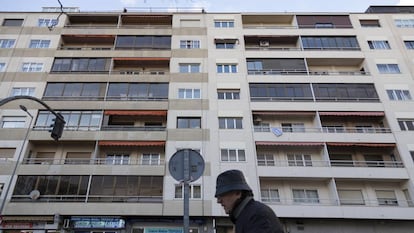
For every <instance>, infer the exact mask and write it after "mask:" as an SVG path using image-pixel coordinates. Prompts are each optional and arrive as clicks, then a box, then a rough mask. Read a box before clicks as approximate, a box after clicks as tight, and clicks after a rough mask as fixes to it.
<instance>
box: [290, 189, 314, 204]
mask: <svg viewBox="0 0 414 233" xmlns="http://www.w3.org/2000/svg"><path fill="white" fill-rule="evenodd" d="M292 193H293V202H295V203H319V196H318V190H313V189H310V190H309V189H293V190H292Z"/></svg>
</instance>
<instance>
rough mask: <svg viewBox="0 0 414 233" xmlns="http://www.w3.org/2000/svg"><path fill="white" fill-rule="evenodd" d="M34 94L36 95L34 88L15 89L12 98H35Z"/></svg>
mask: <svg viewBox="0 0 414 233" xmlns="http://www.w3.org/2000/svg"><path fill="white" fill-rule="evenodd" d="M34 93H35V88H34V87H13V89H12V93H11V95H10V96H20V95H28V96H34Z"/></svg>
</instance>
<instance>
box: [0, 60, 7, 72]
mask: <svg viewBox="0 0 414 233" xmlns="http://www.w3.org/2000/svg"><path fill="white" fill-rule="evenodd" d="M5 70H6V63H4V62H0V72H4V71H5Z"/></svg>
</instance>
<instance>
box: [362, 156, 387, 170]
mask: <svg viewBox="0 0 414 233" xmlns="http://www.w3.org/2000/svg"><path fill="white" fill-rule="evenodd" d="M364 159H365V163H366V164H367V166H368V167H385V164H384V159H383V158H382V155H364Z"/></svg>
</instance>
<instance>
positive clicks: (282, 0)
mask: <svg viewBox="0 0 414 233" xmlns="http://www.w3.org/2000/svg"><path fill="white" fill-rule="evenodd" d="M60 1H61V2H62V4H63V6H65V7H74V6H76V7H80V10H81V11H107V10H111V11H120V10H122V9H123V8H124V7H127V8H130V7H131V8H132V7H139V8H150V7H151V8H157V7H164V8H177V7H201V8H204V9H205V10H206V11H207V12H364V11H365V10H366V9H367V8H368V7H369V6H370V5H413V6H414V0H60ZM0 2H1V7H0V11H41V7H43V6H60V5H59V3H58V0H0Z"/></svg>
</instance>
